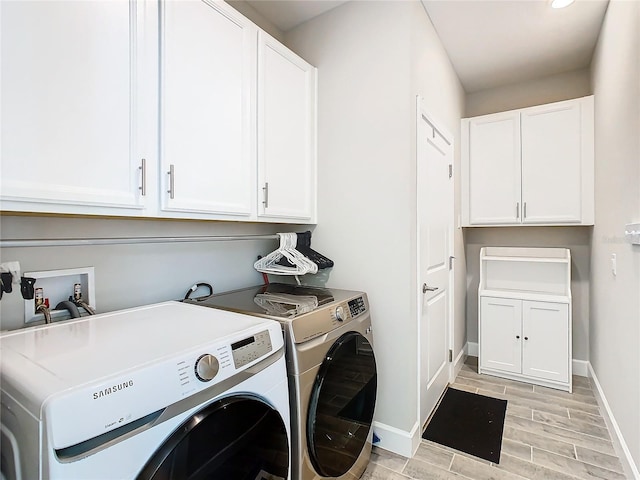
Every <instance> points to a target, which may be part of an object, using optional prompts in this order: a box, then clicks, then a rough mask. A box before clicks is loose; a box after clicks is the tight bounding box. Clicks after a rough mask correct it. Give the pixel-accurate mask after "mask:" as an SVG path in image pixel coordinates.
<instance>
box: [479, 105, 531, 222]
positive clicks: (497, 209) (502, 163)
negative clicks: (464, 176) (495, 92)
mask: <svg viewBox="0 0 640 480" xmlns="http://www.w3.org/2000/svg"><path fill="white" fill-rule="evenodd" d="M468 129H469V145H472V146H473V151H472V154H471V155H470V157H471V158H470V162H469V164H468V168H469V175H468V178H469V179H471V180H472V181H470V182H469V183H468V192H469V202H468V205H469V216H470V218H471V219H472V223H473V224H485V223H486V224H491V223H506V224H508V223H518V222H519V221H520V213H519V210H520V196H521V191H520V177H521V166H520V115H519V114H518V113H517V112H508V113H498V114H495V115H487V116H485V117H479V118H477V119H471V120H470V121H469V124H468Z"/></svg>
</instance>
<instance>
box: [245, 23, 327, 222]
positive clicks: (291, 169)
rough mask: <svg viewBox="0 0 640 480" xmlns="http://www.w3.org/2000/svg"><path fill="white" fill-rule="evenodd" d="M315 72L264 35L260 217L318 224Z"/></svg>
mask: <svg viewBox="0 0 640 480" xmlns="http://www.w3.org/2000/svg"><path fill="white" fill-rule="evenodd" d="M315 118H316V69H315V68H314V67H313V66H311V65H309V64H308V63H307V62H305V61H304V60H302V59H301V58H300V57H298V56H297V55H295V54H294V53H293V52H291V51H290V50H289V49H287V48H286V47H284V46H283V45H282V44H280V43H279V42H277V41H276V40H275V39H273V38H272V37H270V36H269V35H267V34H265V33H264V32H260V35H259V46H258V178H259V181H258V189H259V192H260V193H259V197H258V198H259V208H258V213H259V215H260V216H261V217H263V218H271V219H275V220H282V219H289V220H294V221H296V220H299V221H303V222H310V221H311V222H313V221H315V216H316V214H315V212H316V125H315Z"/></svg>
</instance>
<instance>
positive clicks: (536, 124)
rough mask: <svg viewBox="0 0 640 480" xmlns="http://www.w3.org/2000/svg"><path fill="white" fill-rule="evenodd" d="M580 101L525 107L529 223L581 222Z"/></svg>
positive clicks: (525, 215) (525, 194)
mask: <svg viewBox="0 0 640 480" xmlns="http://www.w3.org/2000/svg"><path fill="white" fill-rule="evenodd" d="M580 105H581V104H580V103H579V102H576V101H569V102H559V103H554V104H551V105H543V106H540V107H536V108H529V109H526V110H523V112H522V202H523V221H524V223H567V222H580V221H581V218H582V212H581V206H582V184H583V182H582V177H583V175H584V173H583V172H582V145H581V143H582V141H581V112H580Z"/></svg>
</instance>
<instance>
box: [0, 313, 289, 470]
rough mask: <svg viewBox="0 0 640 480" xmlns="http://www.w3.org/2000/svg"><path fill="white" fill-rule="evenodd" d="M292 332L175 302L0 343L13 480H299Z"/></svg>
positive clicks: (19, 334)
mask: <svg viewBox="0 0 640 480" xmlns="http://www.w3.org/2000/svg"><path fill="white" fill-rule="evenodd" d="M283 345H284V342H283V338H282V332H281V329H280V325H279V324H278V323H277V322H274V321H271V320H265V319H259V318H255V317H250V316H247V315H240V314H236V313H231V312H223V311H218V310H212V309H204V308H199V307H196V306H193V305H188V304H185V303H179V302H166V303H161V304H157V305H150V306H146V307H140V308H133V309H129V310H123V311H119V312H113V313H109V314H102V315H97V316H94V317H83V318H82V319H78V320H73V321H67V322H60V323H54V324H51V325H47V326H42V327H34V328H28V329H24V330H19V331H13V332H8V333H5V334H3V335H2V336H0V348H1V350H2V358H1V363H0V365H1V371H0V373H1V402H2V414H1V417H0V418H1V433H2V438H1V453H2V458H1V465H2V467H1V468H2V474H3V476H4V477H5V478H6V479H7V480H13V479H19V480H20V479H26V480H32V479H65V480H66V479H82V480H86V479H109V480H113V479H140V480H143V479H144V480H147V479H156V480H157V479H187V478H189V479H192V478H193V479H195V478H198V479H200V478H202V479H248V480H282V479H289V478H290V442H289V432H290V428H289V398H288V389H287V376H286V366H285V361H284V348H283Z"/></svg>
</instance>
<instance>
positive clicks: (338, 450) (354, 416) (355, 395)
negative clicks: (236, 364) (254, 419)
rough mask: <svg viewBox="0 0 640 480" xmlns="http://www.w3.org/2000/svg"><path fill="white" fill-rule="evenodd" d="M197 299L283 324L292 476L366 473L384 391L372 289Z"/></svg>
mask: <svg viewBox="0 0 640 480" xmlns="http://www.w3.org/2000/svg"><path fill="white" fill-rule="evenodd" d="M193 302H194V303H198V304H199V305H205V306H209V307H214V308H219V309H224V310H230V311H233V312H242V313H247V314H250V315H256V316H259V317H264V318H273V319H277V320H278V321H279V322H280V323H281V324H282V327H283V330H284V332H285V338H286V342H287V346H286V348H287V353H286V356H287V370H288V374H289V391H290V397H291V418H292V429H291V430H292V478H293V479H294V480H312V479H314V480H315V479H324V478H331V479H355V478H359V477H360V476H361V475H362V474H363V473H364V471H365V470H366V468H367V464H368V462H369V458H370V454H371V440H372V434H373V431H372V428H371V426H372V422H373V414H374V408H375V402H376V393H377V374H376V362H375V356H374V351H373V337H372V328H371V316H370V314H369V303H368V300H367V295H366V294H365V293H363V292H355V291H348V290H337V289H327V288H316V287H306V286H296V285H288V284H277V283H276V284H270V285H266V286H260V287H252V288H248V289H242V290H236V291H233V292H227V293H221V294H218V295H214V296H212V297H209V298H207V299H204V300H202V301H198V300H197V299H196V300H193Z"/></svg>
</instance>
